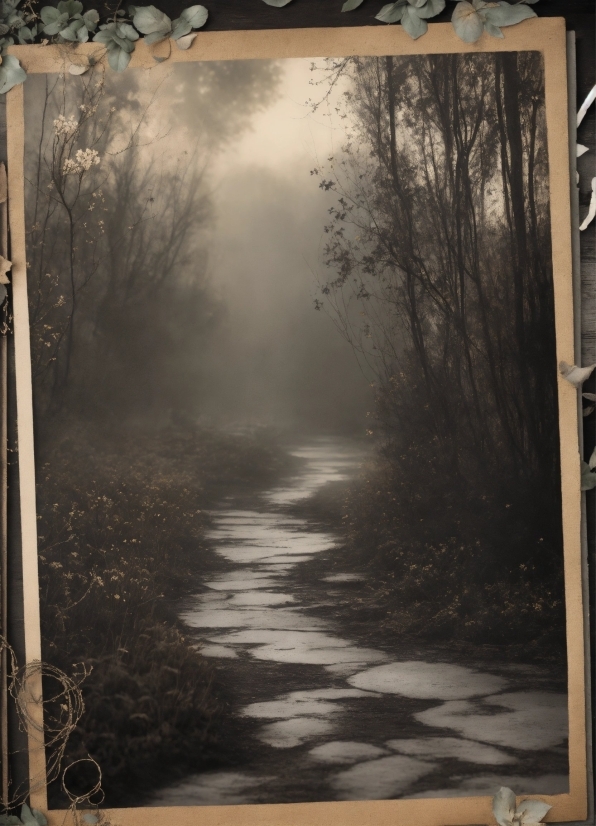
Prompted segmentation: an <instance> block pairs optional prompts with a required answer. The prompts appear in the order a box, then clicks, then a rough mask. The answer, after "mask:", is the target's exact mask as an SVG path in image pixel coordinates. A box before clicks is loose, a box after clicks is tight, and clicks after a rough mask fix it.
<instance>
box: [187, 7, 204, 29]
mask: <svg viewBox="0 0 596 826" xmlns="http://www.w3.org/2000/svg"><path fill="white" fill-rule="evenodd" d="M208 17H209V12H208V11H207V9H206V8H205V6H189V8H187V9H184V11H183V12H182V13H181V15H180V20H184V21H185V22H186V23H190V26H191V28H192V29H200V28H202V27H203V26H204V25H205V23H206V22H207V18H208Z"/></svg>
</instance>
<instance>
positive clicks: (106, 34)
mask: <svg viewBox="0 0 596 826" xmlns="http://www.w3.org/2000/svg"><path fill="white" fill-rule="evenodd" d="M93 42H94V43H103V44H104V45H105V46H107V45H108V43H111V42H112V32H111V31H109V30H108V29H106V28H101V29H100V30H99V31H98V32H97V34H96V35H95V37H94V38H93Z"/></svg>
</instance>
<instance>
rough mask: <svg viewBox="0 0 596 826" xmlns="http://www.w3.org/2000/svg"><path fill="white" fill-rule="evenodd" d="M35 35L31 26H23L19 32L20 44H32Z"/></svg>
mask: <svg viewBox="0 0 596 826" xmlns="http://www.w3.org/2000/svg"><path fill="white" fill-rule="evenodd" d="M34 37H35V35H34V34H33V32H32V31H31V29H30V28H29V26H22V27H21V28H20V29H19V31H18V38H19V43H20V44H21V45H24V44H25V43H26V42H27V41H29V42H32V41H33V38H34Z"/></svg>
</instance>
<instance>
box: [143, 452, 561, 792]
mask: <svg viewBox="0 0 596 826" xmlns="http://www.w3.org/2000/svg"><path fill="white" fill-rule="evenodd" d="M295 455H297V456H298V457H299V458H300V459H302V460H303V461H302V470H301V471H299V472H297V473H296V475H295V476H294V477H293V478H292V479H291V480H289V482H287V483H286V484H285V485H284V486H280V487H277V488H274V489H272V490H270V491H269V492H267V493H266V494H265V495H264V496H262V497H260V499H259V501H258V503H257V504H255V503H254V502H251V504H250V506H246V504H240V503H239V502H237V501H234V500H228V501H226V503H225V506H223V507H222V508H221V510H219V511H217V512H216V513H215V514H214V528H213V530H212V532H211V540H212V541H213V544H214V547H215V550H216V551H217V554H218V556H219V558H220V561H221V569H220V570H219V571H218V572H217V573H214V574H213V575H211V576H207V577H206V579H205V582H204V590H203V591H202V592H201V593H200V594H197V595H196V597H194V598H193V599H192V600H190V601H189V602H188V604H187V605H186V606H185V608H184V610H183V612H182V614H181V618H182V619H183V620H184V622H185V623H186V624H187V625H188V626H189V628H191V629H194V633H195V634H196V638H197V643H198V644H199V645H200V646H201V650H202V652H203V654H204V655H206V656H208V657H212V658H214V659H215V661H216V663H217V668H218V672H219V680H220V683H221V684H222V685H223V686H225V690H226V693H227V697H228V701H229V704H230V709H231V715H230V719H229V721H228V726H227V728H228V731H227V732H226V736H227V738H228V739H229V740H230V754H232V755H233V754H234V743H235V742H236V741H237V742H238V744H239V745H238V750H237V755H236V758H235V759H234V760H233V762H234V765H233V766H230V768H229V769H225V770H218V771H213V772H207V773H204V774H202V775H195V776H191V777H189V778H187V779H186V780H184V781H183V782H181V783H178V784H176V785H173V786H171V787H169V788H166V789H165V790H163V791H161V792H160V793H159V794H157V795H156V796H155V797H154V798H153V799H152V801H151V804H152V805H156V806H159V805H218V804H239V803H257V802H259V803H261V802H262V803H282V802H303V801H319V800H355V799H381V798H394V797H402V796H407V797H416V796H452V795H457V794H459V795H462V794H464V795H470V794H492V793H494V791H495V790H496V788H498V787H499V786H500V785H509V786H511V787H513V788H516V789H518V790H519V791H520V792H521V791H523V792H524V793H536V794H540V793H551V794H552V793H556V792H565V791H567V751H566V746H565V741H566V733H567V716H566V697H565V695H564V694H562V693H560V692H557V691H556V690H553V688H554V684H553V680H552V679H551V676H550V675H549V673H548V671H547V670H546V669H542V668H539V667H536V666H525V667H523V666H519V665H518V666H515V667H512V666H508V665H499V664H494V665H492V666H491V667H490V668H489V667H487V666H486V665H482V666H480V667H479V666H478V664H475V663H465V664H464V663H462V662H461V658H460V659H459V660H458V661H457V662H453V661H452V660H450V658H449V656H448V654H446V655H444V656H440V655H439V656H437V653H436V652H430V651H428V650H421V649H420V647H415V646H412V645H411V644H409V645H402V644H400V645H399V646H398V645H396V643H395V641H388V640H383V639H378V642H376V643H375V646H374V647H371V645H370V639H371V634H370V629H369V631H368V633H367V640H368V642H365V641H363V640H359V639H357V637H356V635H355V634H354V632H353V630H351V631H347V628H346V627H344V626H342V623H341V620H340V619H338V605H341V604H345V601H346V597H347V596H348V595H350V594H352V595H353V596H354V597H355V598H356V597H357V595H358V593H359V591H360V589H361V588H362V586H363V583H362V578H361V577H358V576H356V575H354V574H348V573H338V572H337V569H334V570H333V573H325V571H324V560H325V552H326V551H329V550H330V549H331V548H333V547H334V544H335V542H336V537H335V536H334V535H333V533H332V532H329V531H328V532H324V531H321V530H318V529H316V528H315V527H314V526H313V525H312V524H309V521H308V519H300V518H296V517H290V516H288V515H287V511H285V510H284V509H285V508H286V506H288V505H293V504H295V503H297V502H300V501H304V500H306V499H307V498H308V497H309V496H311V495H312V494H313V493H314V492H315V491H316V490H318V489H319V488H321V487H322V486H323V485H325V484H327V483H328V482H333V481H340V480H342V479H346V478H348V477H349V476H350V475H351V474H353V473H355V472H356V471H357V468H358V465H359V464H360V462H361V461H362V459H363V454H362V452H361V451H360V450H359V449H358V448H357V447H355V446H354V445H351V444H349V443H346V442H341V441H332V440H320V441H317V442H313V443H311V444H309V445H306V446H302V447H301V448H299V449H297V450H296V451H295ZM315 557H319V558H320V560H321V562H322V563H323V564H322V565H319V566H317V567H319V569H321V568H322V569H323V570H322V572H321V574H320V576H319V577H318V579H316V580H315V581H312V582H307V581H305V579H304V577H302V576H299V575H298V573H299V570H300V565H301V564H302V563H305V562H308V561H310V560H313V559H314V558H315ZM546 720H548V722H545V721H546Z"/></svg>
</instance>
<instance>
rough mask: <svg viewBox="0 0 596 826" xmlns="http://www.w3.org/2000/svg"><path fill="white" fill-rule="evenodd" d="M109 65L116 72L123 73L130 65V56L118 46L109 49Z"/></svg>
mask: <svg viewBox="0 0 596 826" xmlns="http://www.w3.org/2000/svg"><path fill="white" fill-rule="evenodd" d="M108 63H109V64H110V67H111V68H112V69H113V70H114V71H115V72H123V71H124V70H125V69H126V67H127V66H128V64H129V63H130V54H129V52H127V51H125V50H124V49H119V48H118V47H117V46H116V47H115V48H112V49H108Z"/></svg>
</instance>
